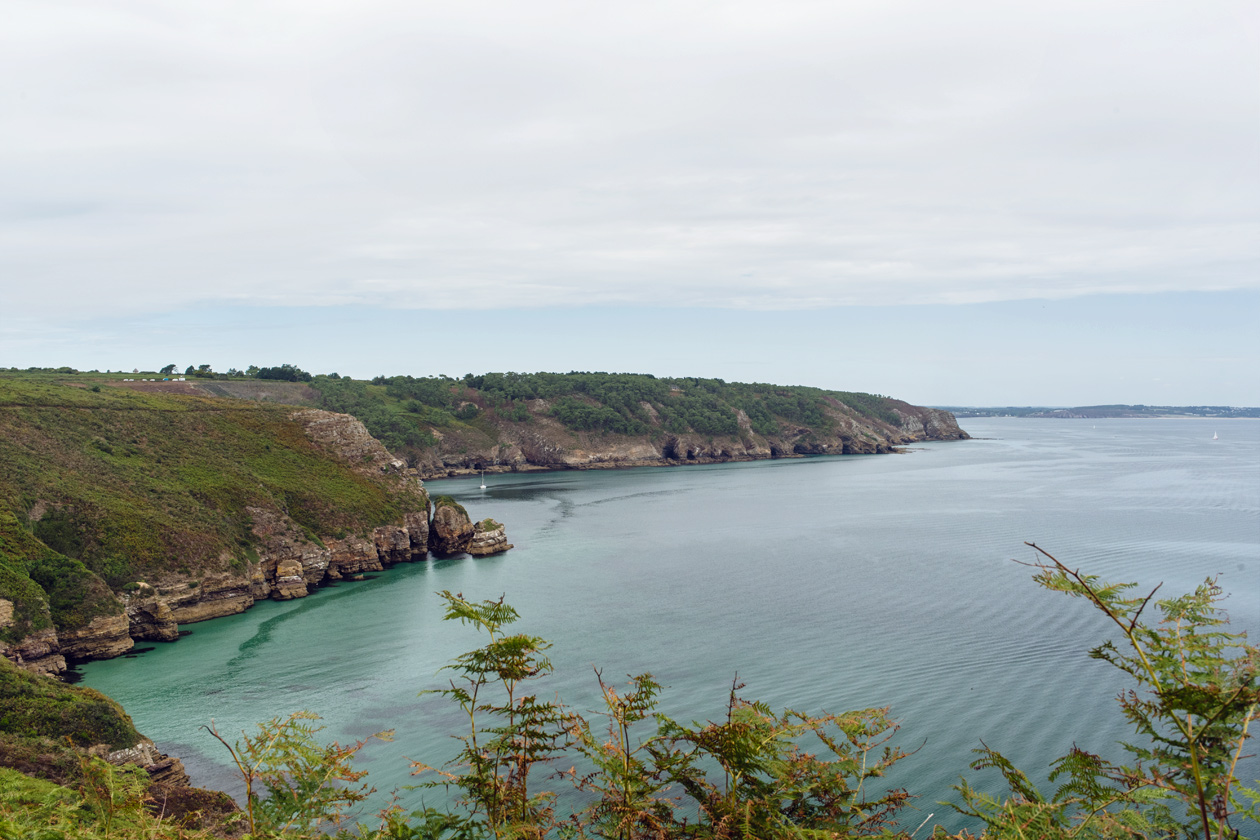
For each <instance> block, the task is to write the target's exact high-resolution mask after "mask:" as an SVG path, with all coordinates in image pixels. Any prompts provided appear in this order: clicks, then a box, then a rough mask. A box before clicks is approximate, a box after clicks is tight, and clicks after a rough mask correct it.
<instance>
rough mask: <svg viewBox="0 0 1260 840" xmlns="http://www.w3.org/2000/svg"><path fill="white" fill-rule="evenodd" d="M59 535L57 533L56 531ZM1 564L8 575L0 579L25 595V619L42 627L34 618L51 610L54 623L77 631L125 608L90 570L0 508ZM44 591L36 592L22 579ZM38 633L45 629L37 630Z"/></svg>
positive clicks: (20, 603)
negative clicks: (99, 618) (47, 542)
mask: <svg viewBox="0 0 1260 840" xmlns="http://www.w3.org/2000/svg"><path fill="white" fill-rule="evenodd" d="M54 533H56V531H54ZM0 565H2V566H3V567H4V568H5V569H6V570H7V571H6V572H3V573H0V580H3V581H4V583H3V584H0V585H6V586H8V587H11V591H13V592H14V593H15V594H20V595H21V597H22V600H21V601H17V600H15V603H16V604H17V605H18V606H17V609H18V611H19V612H21V614H22V617H23V618H24V619H25V620H26V621H28V622H31V621H33V622H34V623H35V624H37V625H41V626H43V625H42V622H40V621H39V619H38V618H36V617H35V616H36V615H37V614H38V613H42V611H43V609H44V608H45V607H46V608H47V609H48V610H49V615H50V617H51V619H52V623H53V624H54V625H56V626H57V627H58V628H61V629H76V628H79V627H83V626H85V625H87V624H88V623H89V622H91V620H92V619H93V618H96V617H97V616H102V615H118V614H119V613H121V612H122V610H123V607H122V604H121V603H120V602H119V601H118V600H117V599H116V598H115V597H114V595H113V593H112V592H111V591H110V589H109V587H108V586H107V585H106V584H105V582H104V581H103V580H101V578H100V577H98V576H97V575H96V574H95V573H94V572H93V571H92V570H91V569H89V568H88V567H87V566H85V565H84V564H83V563H81V562H79V561H78V560H75V559H73V558H70V557H66V556H65V555H63V554H61V553H59V552H57V551H53V550H52V549H51V548H49V547H48V546H46V545H45V544H44V543H43V542H41V541H40V540H39V539H37V538H36V537H35V536H34V535H33V534H31V533H30V532H28V531H27V530H26V529H25V528H23V527H22V525H21V524H20V523H19V522H18V519H17V517H16V516H14V515H13V513H11V512H10V511H7V510H3V509H0ZM23 577H25V578H26V579H27V580H28V581H30V582H31V583H33V584H34V585H35V586H37V587H38V588H39V592H38V593H37V592H35V591H33V590H32V589H31V588H30V586H29V585H28V584H26V583H25V582H24V581H23V580H22V578H23ZM35 629H40V628H39V627H35Z"/></svg>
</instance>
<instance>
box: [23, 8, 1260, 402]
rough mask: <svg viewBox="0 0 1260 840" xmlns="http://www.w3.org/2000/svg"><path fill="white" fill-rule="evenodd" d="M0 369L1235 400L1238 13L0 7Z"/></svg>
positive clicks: (1257, 74) (1255, 47) (1247, 16)
mask: <svg viewBox="0 0 1260 840" xmlns="http://www.w3.org/2000/svg"><path fill="white" fill-rule="evenodd" d="M4 7H5V13H4V17H5V25H4V26H3V27H0V366H11V367H28V366H60V365H70V366H73V367H77V368H81V369H84V370H87V369H99V370H107V369H109V370H118V369H122V370H131V369H132V368H134V367H140V368H142V369H144V368H148V369H156V368H157V367H160V366H162V365H165V364H169V363H174V364H177V365H178V366H180V367H181V368H182V367H184V366H186V365H189V364H192V365H197V364H206V363H208V364H211V365H212V366H213V367H214V368H215V369H217V370H226V369H227V368H229V367H238V368H244V367H246V366H248V365H250V364H257V365H275V364H280V363H283V362H287V363H291V364H296V365H298V366H299V367H302V368H304V369H307V370H310V371H312V372H317V373H318V372H331V371H338V372H340V373H341V374H343V375H351V376H356V377H370V376H374V375H377V374H402V373H406V374H411V375H415V376H424V375H432V374H448V375H453V376H460V375H462V374H464V373H467V372H473V373H480V372H485V371H491V370H499V371H506V370H516V371H535V370H558V371H566V370H607V371H624V372H642V373H654V374H657V375H679V376H713V377H721V378H724V379H727V380H733V381H761V382H774V383H778V384H803V385H815V386H819V387H824V388H836V389H843V390H864V391H871V392H874V393H883V394H889V395H891V396H896V397H900V398H902V399H906V400H908V401H910V402H914V403H919V404H925V405H1088V404H1098V403H1117V402H1120V403H1147V404H1155V405H1189V404H1225V405H1252V406H1255V405H1260V337H1258V336H1260V329H1257V324H1260V5H1257V4H1256V3H1255V2H1254V0H1243V2H1224V1H1222V2H1214V0H1206V2H1196V3H1186V2H1184V0H1176V2H1161V1H1160V0H1148V1H1146V2H1115V0H1088V2H1073V0H1062V2H1054V3H1049V2H1031V3H1030V2H1025V3H1011V2H1006V0H1003V2H975V0H957V2H951V3H939V2H897V1H896V0H892V1H891V2H889V1H888V0H881V1H880V2H851V0H828V2H812V0H811V1H810V2H803V1H800V0H776V2H773V3H771V2H764V1H763V2H741V0H729V1H728V2H707V1H705V0H670V2H652V0H643V1H642V2H637V3H623V4H602V3H590V2H565V0H534V2H531V3H519V2H515V3H507V2H483V0H458V2H456V0H444V2H423V0H408V1H407V2H397V1H396V0H301V2H296V1H294V2H288V0H285V2H274V1H273V0H248V2H245V1H244V0H241V1H240V2H234V0H218V2H213V3H212V2H195V1H194V0H188V1H187V2H171V0H160V1H159V0H91V2H82V3H80V2H74V0H63V1H60V2H57V3H49V2H47V0H4Z"/></svg>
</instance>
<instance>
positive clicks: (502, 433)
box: [413, 398, 969, 478]
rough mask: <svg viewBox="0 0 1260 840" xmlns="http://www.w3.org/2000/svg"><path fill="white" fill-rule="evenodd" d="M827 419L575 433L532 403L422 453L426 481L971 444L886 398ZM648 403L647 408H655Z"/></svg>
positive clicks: (837, 404) (923, 412)
mask: <svg viewBox="0 0 1260 840" xmlns="http://www.w3.org/2000/svg"><path fill="white" fill-rule="evenodd" d="M821 402H822V408H821V416H822V420H823V422H821V423H814V424H807V423H787V422H781V423H778V424H777V428H776V430H775V431H774V432H772V433H765V432H764V426H763V431H761V432H759V431H757V430H756V429H754V425H753V422H752V420H751V419H750V418H749V416H748V414H747V413H746V412H744V411H742V410H739V409H733V410H732V414H733V415H734V417H735V421H736V424H737V431H736V433H734V434H726V435H722V434H700V433H697V432H694V431H687V432H673V431H670V430H669V428H668V427H667V426H666V425H665V424H663V423H661V422H660V419H659V417H655V416H654V413H653V412H651V411H646V410H645V412H644V413H645V415H646V416H648V418H649V425H651V428H649V430H648V431H647V432H646V433H644V434H641V435H622V434H612V433H601V432H592V431H575V430H573V429H571V428H568V427H566V426H565V425H564V424H563V423H561V422H560V421H559V420H558V419H556V418H555V416H554V415H553V414H552V406H551V405H550V404H549V403H548V402H547V401H546V400H541V399H539V400H533V401H530V402H528V403H526V404H525V405H527V407H528V408H527V410H528V412H529V416H530V420H529V422H527V423H518V422H495V421H494V420H493V419H490V418H488V419H487V421H486V422H487V423H489V422H494V434H493V435H492V436H486V435H478V434H475V433H470V432H464V431H461V430H458V429H456V430H443V429H433V430H432V431H433V434H434V435H435V437H436V438H437V439H438V443H437V445H436V446H434V447H433V448H431V449H430V450H428V451H427V452H425V453H422V454H421V455H419V456H416V457H415V458H414V459H413V460H414V462H415V469H416V471H417V473H418V474H419V475H421V476H423V477H425V478H438V477H446V476H455V475H467V474H471V473H475V472H477V471H480V470H485V471H488V472H506V471H511V472H521V471H529V470H555V469H579V470H581V469H615V468H624V467H645V466H677V465H684V464H714V463H723V462H728V461H755V460H763V459H768V458H794V457H802V456H805V455H867V454H887V453H892V452H895V451H896V450H897V448H898V447H902V446H907V445H910V444H913V443H917V442H920V441H926V440H966V439H967V438H968V437H969V436H968V434H967V433H966V432H965V431H963V430H962V429H961V428H959V426H958V423H957V421H956V420H955V419H954V416H953V415H952V414H950V413H949V412H947V411H940V410H938V409H931V408H922V407H919V406H913V405H910V404H909V403H906V402H902V401H900V400H891V399H889V400H886V403H887V405H888V408H887V409H886V410H885V412H884V414H885V417H883V418H877V417H870V416H866V415H863V414H861V413H859V412H857V411H855V410H854V409H852V408H850V407H849V406H848V405H846V404H845V403H844V402H843V401H841V400H840V399H838V398H825V399H823V400H822V401H821ZM650 408H651V406H650V405H646V406H645V409H650Z"/></svg>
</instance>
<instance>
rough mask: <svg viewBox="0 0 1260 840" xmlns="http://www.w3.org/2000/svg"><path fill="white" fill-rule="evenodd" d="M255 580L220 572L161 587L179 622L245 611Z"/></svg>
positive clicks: (203, 619)
mask: <svg viewBox="0 0 1260 840" xmlns="http://www.w3.org/2000/svg"><path fill="white" fill-rule="evenodd" d="M254 587H255V584H254V583H253V582H252V581H251V580H250V578H248V577H243V576H240V575H236V574H232V573H230V572H220V573H217V574H209V575H206V576H205V577H203V578H202V579H201V580H200V581H189V582H188V583H184V584H177V585H175V586H172V587H170V588H166V587H163V589H162V590H161V592H162V595H163V596H164V598H165V600H166V603H167V605H168V606H170V608H171V612H172V613H173V614H174V616H175V620H176V621H177V622H179V623H180V624H191V623H193V622H195V621H205V620H207V619H211V618H222V617H223V616H225V615H236V614H237V613H242V612H245V610H247V609H249V608H250V607H252V606H253V605H254V600H255V598H254Z"/></svg>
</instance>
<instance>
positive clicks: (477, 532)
mask: <svg viewBox="0 0 1260 840" xmlns="http://www.w3.org/2000/svg"><path fill="white" fill-rule="evenodd" d="M510 548H512V545H511V544H510V543H509V542H508V541H507V533H506V531H505V529H504V527H503V524H502V523H501V522H495V521H494V520H493V519H483V520H481V521H480V522H478V523H477V524H476V525H474V526H473V536H472V539H471V540H470V541H469V543H468V548H466V549H465V551H467V552H468V553H469V554H471V555H472V556H473V557H485V556H486V555H487V554H501V553H503V552H504V551H507V550H508V549H510Z"/></svg>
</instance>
